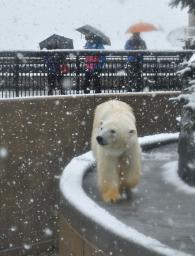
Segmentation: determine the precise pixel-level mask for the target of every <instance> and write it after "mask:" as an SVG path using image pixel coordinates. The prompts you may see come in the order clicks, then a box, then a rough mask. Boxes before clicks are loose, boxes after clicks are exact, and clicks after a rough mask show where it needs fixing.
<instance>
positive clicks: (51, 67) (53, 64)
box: [44, 54, 59, 75]
mask: <svg viewBox="0 0 195 256" xmlns="http://www.w3.org/2000/svg"><path fill="white" fill-rule="evenodd" d="M44 63H45V64H46V65H47V73H48V74H49V75H57V74H58V73H59V62H58V59H57V58H56V57H55V56H53V55H49V54H48V55H46V56H45V57H44Z"/></svg>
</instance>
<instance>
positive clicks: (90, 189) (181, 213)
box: [83, 143, 195, 255]
mask: <svg viewBox="0 0 195 256" xmlns="http://www.w3.org/2000/svg"><path fill="white" fill-rule="evenodd" d="M177 159H178V155H177V144H176V143H172V144H169V145H164V146H161V147H159V148H155V149H152V150H150V151H147V152H143V153H142V179H141V183H140V184H139V186H138V188H137V190H136V191H134V192H132V193H131V194H130V195H129V197H128V199H124V200H122V201H120V202H118V203H117V204H106V203H104V202H102V200H101V198H100V195H99V193H98V191H97V187H96V175H95V171H94V170H92V171H90V172H89V173H88V174H87V176H86V177H85V179H84V183H83V186H84V189H85V191H86V192H87V194H88V195H89V196H90V197H91V198H93V199H94V200H95V201H96V202H97V203H98V204H99V205H101V206H102V207H104V208H106V209H107V210H108V211H109V212H110V213H111V214H112V215H114V216H115V217H117V218H118V219H120V220H121V221H122V222H124V223H125V224H127V225H130V226H131V227H133V228H135V229H137V230H138V231H140V232H142V233H144V234H145V235H147V236H151V237H153V238H156V239H158V240H159V241H161V242H162V243H164V244H166V245H168V246H170V247H172V248H174V249H177V250H181V251H184V252H187V253H191V254H192V255H195V221H194V220H195V195H188V194H186V193H185V192H182V191H178V190H177V189H176V188H175V187H174V186H173V185H171V184H169V183H167V182H165V181H164V180H163V178H162V174H163V171H164V169H163V168H162V167H163V165H164V164H166V163H168V162H171V161H175V160H177Z"/></svg>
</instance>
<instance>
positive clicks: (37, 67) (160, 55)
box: [0, 50, 193, 98]
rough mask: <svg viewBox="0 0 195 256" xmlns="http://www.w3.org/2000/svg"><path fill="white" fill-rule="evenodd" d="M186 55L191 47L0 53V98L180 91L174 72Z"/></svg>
mask: <svg viewBox="0 0 195 256" xmlns="http://www.w3.org/2000/svg"><path fill="white" fill-rule="evenodd" d="M192 54H193V51H167V52H164V51H107V50H103V51H95V50H94V51H91V50H90V51H89V50H85V51H82V50H80V51H76V50H72V51H69V50H63V51H62V50H61V51H56V50H55V51H3V52H0V97H1V98H7V97H21V96H36V95H48V93H49V94H80V93H83V92H84V93H91V92H96V91H98V92H100V91H101V92H126V91H143V90H144V91H157V90H180V89H181V87H182V81H181V80H180V78H179V77H178V76H177V75H176V73H175V72H176V70H177V68H178V65H179V64H180V63H182V62H183V61H184V60H188V59H189V58H190V57H191V55H192ZM89 56H90V57H89ZM52 61H53V62H52ZM52 69H53V70H52ZM86 79H87V80H86ZM97 83H98V85H97ZM86 84H87V87H86ZM97 86H98V90H97ZM50 89H52V92H51V90H50Z"/></svg>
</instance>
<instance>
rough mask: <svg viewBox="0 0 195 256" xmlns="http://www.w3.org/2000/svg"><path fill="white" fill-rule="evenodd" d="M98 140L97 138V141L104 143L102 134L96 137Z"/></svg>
mask: <svg viewBox="0 0 195 256" xmlns="http://www.w3.org/2000/svg"><path fill="white" fill-rule="evenodd" d="M96 140H97V142H98V143H99V144H100V145H104V142H103V138H102V136H97V137H96Z"/></svg>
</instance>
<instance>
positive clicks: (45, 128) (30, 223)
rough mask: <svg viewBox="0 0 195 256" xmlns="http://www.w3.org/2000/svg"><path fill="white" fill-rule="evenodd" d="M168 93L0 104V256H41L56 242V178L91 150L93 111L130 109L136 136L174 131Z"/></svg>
mask: <svg viewBox="0 0 195 256" xmlns="http://www.w3.org/2000/svg"><path fill="white" fill-rule="evenodd" d="M172 96H174V93H172V94H171V95H170V94H169V93H164V94H162V93H149V94H141V93H140V94H139V93H138V94H128V95H125V94H124V95H123V94H120V95H116V94H113V95H111V94H109V95H104V96H101V95H99V96H98V95H96V96H93V95H88V96H85V95H81V96H67V97H66V96H60V97H54V96H52V97H39V98H29V99H20V100H17V99H12V100H11V99H10V100H0V131H1V132H0V256H12V255H17V256H20V255H28V256H29V255H36V256H37V255H40V253H41V252H44V251H46V250H52V246H53V245H55V244H56V240H57V239H58V232H59V227H58V213H59V208H60V195H59V188H58V183H59V175H60V174H61V172H62V170H63V168H64V166H65V165H66V163H68V161H70V159H71V158H72V157H74V156H76V155H78V154H81V153H83V152H86V151H88V150H89V149H90V134H91V127H92V120H93V113H94V108H95V107H96V105H97V104H99V103H101V102H103V101H106V100H108V99H111V98H118V99H120V100H123V101H125V102H127V103H130V104H131V105H132V107H133V108H134V111H135V115H136V117H137V127H138V133H139V135H144V134H151V133H159V132H169V131H175V130H176V121H175V117H176V116H177V115H178V114H179V113H180V109H179V107H178V105H176V104H173V103H172V102H170V101H169V98H170V97H172Z"/></svg>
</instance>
